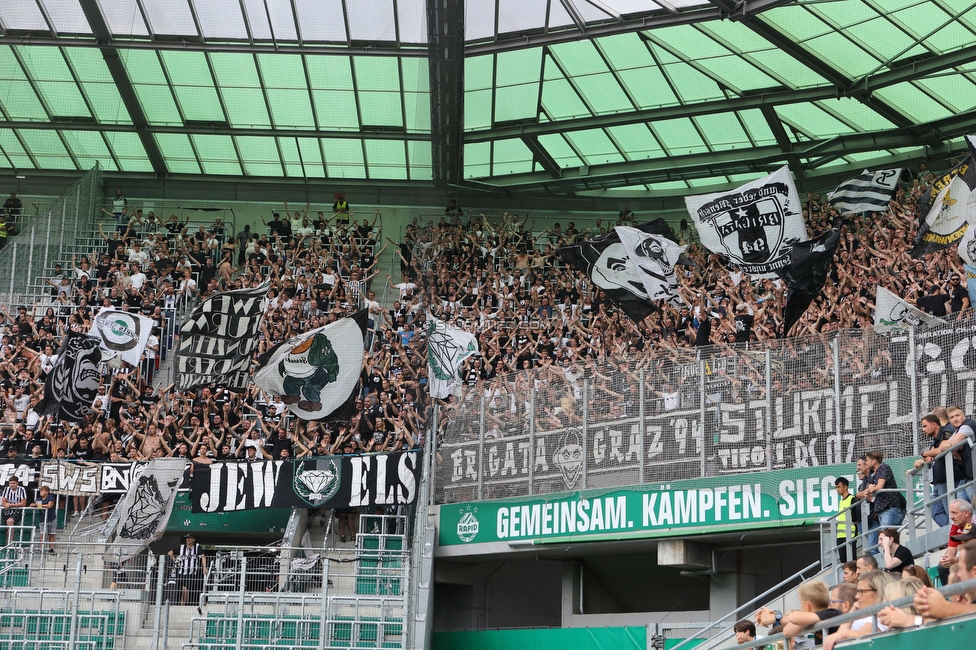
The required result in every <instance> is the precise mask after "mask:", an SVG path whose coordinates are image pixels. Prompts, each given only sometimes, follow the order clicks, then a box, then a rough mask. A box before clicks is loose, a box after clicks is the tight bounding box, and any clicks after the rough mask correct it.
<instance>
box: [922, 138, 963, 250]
mask: <svg viewBox="0 0 976 650" xmlns="http://www.w3.org/2000/svg"><path fill="white" fill-rule="evenodd" d="M966 143H967V144H968V145H969V155H967V156H966V157H965V158H964V159H963V160H962V162H960V163H959V164H958V165H956V166H955V167H953V168H952V169H950V170H949V171H947V172H946V173H945V174H943V175H942V176H940V177H938V178H936V179H935V183H934V184H933V185H932V187H931V188H930V189H929V190H928V191H927V192H926V193H925V194H923V195H922V197H921V198H920V199H919V201H918V209H919V213H920V214H921V215H923V216H922V217H921V221H920V222H919V224H918V233H917V234H916V235H915V248H913V249H912V257H921V256H923V255H926V254H928V253H935V252H937V251H940V250H943V249H945V248H949V247H950V246H952V245H953V244H955V243H956V242H958V241H959V240H961V239H962V238H963V235H965V233H966V229H967V228H968V227H969V224H971V223H973V222H974V221H976V158H974V155H973V154H974V151H976V136H971V135H967V136H966Z"/></svg>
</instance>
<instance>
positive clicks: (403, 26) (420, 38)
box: [396, 0, 427, 169]
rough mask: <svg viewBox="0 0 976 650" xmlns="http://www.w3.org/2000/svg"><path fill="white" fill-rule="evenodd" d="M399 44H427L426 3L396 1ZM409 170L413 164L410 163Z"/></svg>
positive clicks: (421, 0) (411, 0) (420, 1)
mask: <svg viewBox="0 0 976 650" xmlns="http://www.w3.org/2000/svg"><path fill="white" fill-rule="evenodd" d="M396 3H397V19H398V20H399V22H400V42H401V43H426V42H427V3H426V2H425V0H396ZM410 166H411V169H412V168H413V163H411V165H410Z"/></svg>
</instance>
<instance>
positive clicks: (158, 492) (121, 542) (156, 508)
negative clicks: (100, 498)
mask: <svg viewBox="0 0 976 650" xmlns="http://www.w3.org/2000/svg"><path fill="white" fill-rule="evenodd" d="M185 468H186V460H185V459H183V458H157V459H154V460H152V461H150V462H149V463H148V464H146V465H144V466H142V467H141V468H140V469H141V471H139V472H138V473H137V474H135V475H134V476H133V477H132V481H131V483H130V485H129V491H128V492H126V494H125V496H124V497H122V500H121V501H120V502H119V505H117V506H116V507H115V510H114V511H113V513H112V516H111V517H110V518H109V520H108V522H107V523H106V526H105V535H104V537H105V541H106V547H107V548H106V551H105V554H104V556H105V560H106V561H107V562H124V561H125V560H128V559H129V558H131V557H135V556H136V555H138V554H139V553H140V552H142V550H143V549H144V548H146V547H147V546H149V545H150V544H152V543H153V542H155V541H156V540H157V539H159V538H160V537H162V536H163V533H165V532H166V525H167V524H168V523H169V517H170V515H171V514H172V513H173V504H174V503H176V493H177V491H178V490H179V487H180V482H181V481H182V480H183V471H184V470H185Z"/></svg>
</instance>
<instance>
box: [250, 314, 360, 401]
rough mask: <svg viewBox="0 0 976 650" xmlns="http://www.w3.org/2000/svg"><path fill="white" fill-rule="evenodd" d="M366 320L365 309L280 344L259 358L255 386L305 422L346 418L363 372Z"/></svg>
mask: <svg viewBox="0 0 976 650" xmlns="http://www.w3.org/2000/svg"><path fill="white" fill-rule="evenodd" d="M366 316H367V312H366V310H365V309H363V310H360V311H359V312H358V313H356V314H353V315H352V316H350V317H349V318H342V319H339V320H338V321H336V322H334V323H330V324H328V325H326V326H325V327H319V328H317V329H314V330H312V331H310V332H306V333H304V334H300V335H298V336H296V337H294V338H291V339H288V340H287V341H284V342H282V343H279V344H278V345H276V346H275V347H273V348H272V349H271V350H269V351H268V352H267V353H265V354H263V355H262V356H261V360H260V363H261V367H260V368H258V370H257V371H255V373H254V383H255V384H257V385H258V386H260V387H261V388H263V389H264V390H266V391H268V392H269V393H271V394H272V395H278V396H279V397H281V401H283V402H284V403H285V404H287V405H288V410H290V411H291V412H292V413H294V414H295V415H297V416H298V417H300V418H301V419H303V420H325V419H327V418H329V417H332V416H334V417H340V418H341V417H344V416H348V413H346V411H347V410H348V409H346V408H345V407H346V406H355V399H356V395H355V393H356V387H357V385H358V383H359V374H360V373H361V372H362V369H363V351H364V350H365V343H364V341H365V338H366ZM350 400H352V402H351V403H350Z"/></svg>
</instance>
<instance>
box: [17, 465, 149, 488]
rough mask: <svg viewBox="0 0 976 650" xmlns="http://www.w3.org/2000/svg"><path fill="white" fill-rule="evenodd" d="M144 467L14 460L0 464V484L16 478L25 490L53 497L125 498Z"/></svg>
mask: <svg viewBox="0 0 976 650" xmlns="http://www.w3.org/2000/svg"><path fill="white" fill-rule="evenodd" d="M145 465H146V463H143V462H130V463H76V462H68V461H57V460H50V461H40V462H39V461H30V460H23V461H21V460H16V461H13V462H9V461H8V462H5V463H0V483H2V484H4V485H5V484H6V483H7V481H8V480H9V479H10V477H11V476H14V475H16V476H17V478H18V479H19V480H20V484H21V485H23V486H25V487H26V488H28V489H37V488H40V487H42V486H46V487H48V488H50V490H51V492H52V493H54V494H61V495H65V496H95V495H99V494H125V493H126V492H128V491H129V484H130V483H131V481H132V478H133V477H134V476H137V475H138V473H139V471H140V469H141V468H142V467H144V466H145Z"/></svg>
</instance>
